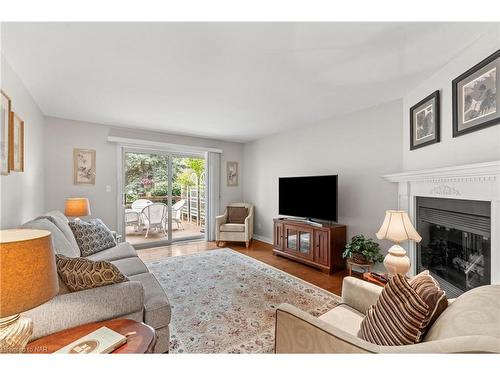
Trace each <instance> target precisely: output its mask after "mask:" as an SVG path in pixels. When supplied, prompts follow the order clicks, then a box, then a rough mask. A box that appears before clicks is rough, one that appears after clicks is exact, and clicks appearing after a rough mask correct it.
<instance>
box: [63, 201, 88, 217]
mask: <svg viewBox="0 0 500 375" xmlns="http://www.w3.org/2000/svg"><path fill="white" fill-rule="evenodd" d="M64 214H65V215H66V216H68V217H74V218H75V221H77V220H80V216H90V215H91V213H90V203H89V200H88V198H68V199H66V205H65V208H64Z"/></svg>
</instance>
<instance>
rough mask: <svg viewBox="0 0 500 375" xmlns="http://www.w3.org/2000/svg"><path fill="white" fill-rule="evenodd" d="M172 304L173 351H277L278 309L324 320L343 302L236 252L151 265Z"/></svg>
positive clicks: (209, 253) (220, 251) (208, 253)
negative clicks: (285, 305)
mask: <svg viewBox="0 0 500 375" xmlns="http://www.w3.org/2000/svg"><path fill="white" fill-rule="evenodd" d="M147 266H148V268H149V269H150V271H151V272H153V273H154V274H155V276H156V277H157V278H158V280H159V281H160V284H161V285H162V287H163V289H164V290H165V291H166V293H167V295H168V298H169V300H170V303H171V305H172V321H171V323H170V334H171V341H170V352H171V353H272V352H273V350H274V324H275V323H274V317H275V311H276V307H278V306H279V304H280V303H283V302H287V303H290V304H292V305H294V306H297V307H298V308H300V309H301V310H304V311H307V312H309V313H311V314H312V315H315V316H319V315H321V314H324V313H325V312H327V311H328V310H331V309H332V308H333V307H335V306H336V305H337V304H338V303H339V301H340V298H339V297H338V296H336V295H334V294H332V293H330V292H328V291H326V290H323V289H321V288H318V287H316V286H313V285H312V284H309V283H307V282H305V281H302V280H300V279H298V278H296V277H294V276H292V275H290V274H288V273H286V272H283V271H280V270H278V269H276V268H274V267H271V266H268V265H267V264H265V263H262V262H260V261H257V260H255V259H253V258H250V257H248V256H246V255H243V254H240V253H238V252H236V251H233V250H230V249H217V250H210V251H205V252H201V253H197V254H192V255H186V256H176V257H170V258H166V259H162V260H159V261H154V262H149V263H147Z"/></svg>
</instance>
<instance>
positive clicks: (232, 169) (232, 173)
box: [226, 161, 238, 186]
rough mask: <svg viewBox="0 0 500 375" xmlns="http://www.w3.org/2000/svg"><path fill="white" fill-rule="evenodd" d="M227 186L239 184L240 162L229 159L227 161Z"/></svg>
mask: <svg viewBox="0 0 500 375" xmlns="http://www.w3.org/2000/svg"><path fill="white" fill-rule="evenodd" d="M226 174H227V186H238V162H237V161H228V162H227V163H226Z"/></svg>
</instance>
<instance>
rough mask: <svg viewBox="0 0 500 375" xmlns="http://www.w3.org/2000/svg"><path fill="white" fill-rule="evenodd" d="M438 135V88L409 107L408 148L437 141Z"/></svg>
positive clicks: (413, 148) (412, 148)
mask: <svg viewBox="0 0 500 375" xmlns="http://www.w3.org/2000/svg"><path fill="white" fill-rule="evenodd" d="M439 137H440V105H439V90H438V91H434V92H433V93H432V94H430V95H429V96H428V97H426V98H425V99H423V100H421V101H420V102H418V103H417V104H415V105H414V106H413V107H411V108H410V150H415V149H417V148H420V147H424V146H428V145H430V144H433V143H438V142H439Z"/></svg>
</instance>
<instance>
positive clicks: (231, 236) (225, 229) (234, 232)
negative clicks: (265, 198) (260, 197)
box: [215, 203, 254, 248]
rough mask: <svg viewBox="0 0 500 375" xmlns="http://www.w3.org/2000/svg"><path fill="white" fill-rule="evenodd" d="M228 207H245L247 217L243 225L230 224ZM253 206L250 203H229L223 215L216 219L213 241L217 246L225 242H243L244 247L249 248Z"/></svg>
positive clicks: (251, 235) (251, 233)
mask: <svg viewBox="0 0 500 375" xmlns="http://www.w3.org/2000/svg"><path fill="white" fill-rule="evenodd" d="M230 207H245V208H246V209H247V216H246V218H244V221H243V223H231V222H230V220H229V219H230V217H229V212H228V210H229V209H230ZM253 211H254V209H253V205H252V204H250V203H231V204H230V205H229V206H228V207H226V210H225V211H224V214H223V215H220V216H217V217H216V224H215V241H216V244H217V246H219V244H220V243H221V242H223V241H224V242H225V241H238V242H245V245H246V247H247V248H248V247H249V246H250V241H251V240H252V237H253Z"/></svg>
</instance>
